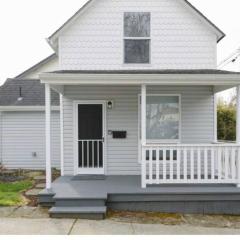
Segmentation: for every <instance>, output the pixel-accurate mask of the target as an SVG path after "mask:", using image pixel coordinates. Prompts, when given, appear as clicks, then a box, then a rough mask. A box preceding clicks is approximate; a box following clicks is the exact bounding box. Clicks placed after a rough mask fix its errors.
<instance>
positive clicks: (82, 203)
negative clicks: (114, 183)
mask: <svg viewBox="0 0 240 240" xmlns="http://www.w3.org/2000/svg"><path fill="white" fill-rule="evenodd" d="M55 206H56V207H103V206H105V200H82V199H76V200H75V199H69V200H65V199H62V200H58V199H57V200H55Z"/></svg>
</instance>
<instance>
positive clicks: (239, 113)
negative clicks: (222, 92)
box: [236, 85, 240, 144]
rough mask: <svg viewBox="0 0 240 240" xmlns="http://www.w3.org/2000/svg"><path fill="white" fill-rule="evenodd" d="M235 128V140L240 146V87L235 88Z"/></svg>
mask: <svg viewBox="0 0 240 240" xmlns="http://www.w3.org/2000/svg"><path fill="white" fill-rule="evenodd" d="M236 120H237V126H236V128H237V129H236V140H237V144H240V85H239V86H237V116H236Z"/></svg>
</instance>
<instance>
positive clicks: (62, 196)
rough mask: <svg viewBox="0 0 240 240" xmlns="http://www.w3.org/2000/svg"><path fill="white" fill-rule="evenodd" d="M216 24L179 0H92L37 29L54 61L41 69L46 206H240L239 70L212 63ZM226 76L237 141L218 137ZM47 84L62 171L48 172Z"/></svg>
mask: <svg viewBox="0 0 240 240" xmlns="http://www.w3.org/2000/svg"><path fill="white" fill-rule="evenodd" d="M224 36H225V35H224V33H223V32H222V31H221V30H220V29H219V28H217V27H216V26H215V25H214V24H213V23H212V22H210V20H208V19H207V18H206V17H205V16H203V14H201V13H200V12H199V11H198V10H197V9H196V8H194V7H193V6H192V5H191V4H190V3H189V2H188V1H185V0H172V1H169V0H149V1H143V0H128V1H127V0H98V1H96V0H92V1H88V3H87V4H86V5H84V7H82V8H81V9H80V10H79V11H78V12H77V13H76V14H75V15H74V16H73V17H72V18H70V19H69V20H68V21H67V22H66V23H65V24H64V25H63V26H61V27H60V28H59V29H58V30H57V31H56V32H55V33H54V34H53V35H52V36H50V37H49V38H48V43H49V44H50V45H51V47H52V48H53V49H54V50H55V52H56V54H57V56H58V70H56V71H47V72H43V73H41V74H40V80H41V83H42V84H45V111H46V126H45V131H46V141H45V142H46V178H47V182H46V184H47V185H46V190H44V191H43V192H42V193H41V194H40V197H39V199H40V203H41V204H42V205H54V206H53V207H52V208H51V209H50V214H51V216H56V217H62V216H66V215H67V216H76V215H77V216H80V217H98V218H102V217H103V216H104V215H105V213H106V210H107V208H113V209H124V210H151V211H163V212H188V213H190V212H191V213H199V212H205V213H232V214H236V213H239V211H240V210H239V209H240V208H239V205H240V203H239V200H240V189H239V188H237V187H236V186H239V184H240V166H239V164H240V163H239V158H240V145H239V143H240V111H239V109H240V108H239V107H240V106H239V104H240V87H239V85H240V75H239V73H236V72H228V71H221V70H217V54H216V51H217V43H218V42H219V41H220V40H221V39H222V38H223V37H224ZM233 86H238V114H237V116H238V124H237V143H236V144H231V145H229V144H225V145H224V144H219V143H217V124H216V97H215V95H216V93H218V92H220V91H223V90H226V89H228V88H232V87H233ZM51 89H52V90H54V91H55V92H58V93H59V94H60V128H61V131H60V139H61V144H60V145H61V150H60V151H61V173H62V176H61V177H60V178H59V179H57V180H56V181H55V182H53V183H52V180H51V168H52V166H53V157H52V152H53V151H54V145H53V144H51V136H52V131H51V128H52V127H53V126H55V122H54V121H51V120H52V116H53V114H52V111H51V101H50V99H51V91H50V90H51ZM166 184H167V185H166ZM180 184H182V185H180ZM153 186H154V187H153Z"/></svg>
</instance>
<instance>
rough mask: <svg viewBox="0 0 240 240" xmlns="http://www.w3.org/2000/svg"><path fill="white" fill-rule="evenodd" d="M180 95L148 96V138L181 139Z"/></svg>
mask: <svg viewBox="0 0 240 240" xmlns="http://www.w3.org/2000/svg"><path fill="white" fill-rule="evenodd" d="M179 121H180V113H179V97H178V96H147V120H146V128H147V139H148V140H178V139H179Z"/></svg>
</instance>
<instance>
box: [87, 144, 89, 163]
mask: <svg viewBox="0 0 240 240" xmlns="http://www.w3.org/2000/svg"><path fill="white" fill-rule="evenodd" d="M87 167H88V168H89V141H87Z"/></svg>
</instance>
